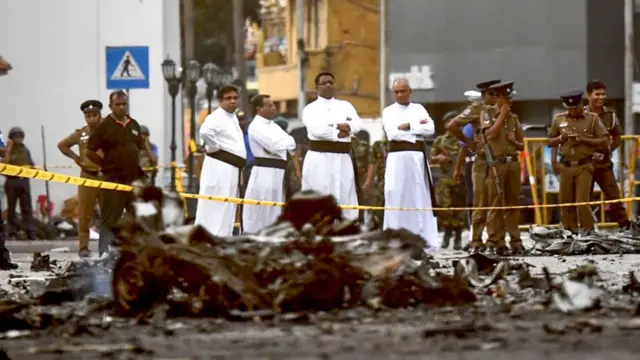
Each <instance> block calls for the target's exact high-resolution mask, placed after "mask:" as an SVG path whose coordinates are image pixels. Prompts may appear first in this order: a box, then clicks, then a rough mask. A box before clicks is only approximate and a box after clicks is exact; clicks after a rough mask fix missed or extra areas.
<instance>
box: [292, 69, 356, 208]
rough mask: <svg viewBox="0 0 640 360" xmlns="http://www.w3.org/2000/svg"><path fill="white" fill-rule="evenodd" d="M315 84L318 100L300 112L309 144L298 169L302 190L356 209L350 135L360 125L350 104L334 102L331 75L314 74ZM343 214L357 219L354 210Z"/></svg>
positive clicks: (333, 86) (333, 87)
mask: <svg viewBox="0 0 640 360" xmlns="http://www.w3.org/2000/svg"><path fill="white" fill-rule="evenodd" d="M315 84H316V89H317V91H318V98H317V99H316V100H315V101H314V102H312V103H310V104H308V105H307V106H305V108H304V111H303V112H302V122H303V123H304V125H305V126H306V127H307V136H308V137H309V140H310V148H309V151H307V154H306V155H305V158H304V164H303V167H302V190H310V189H311V190H316V191H319V192H321V193H323V194H331V195H333V196H334V197H335V198H336V200H337V201H338V204H339V205H358V192H357V190H356V186H357V184H356V178H355V176H356V173H355V171H354V169H355V168H354V163H353V161H352V157H351V135H353V134H357V133H358V132H359V131H360V130H361V129H362V121H361V120H360V117H359V116H358V113H357V112H356V109H355V108H354V107H353V105H351V103H349V102H348V101H344V100H337V99H336V98H334V93H335V78H334V76H333V74H331V73H328V72H322V73H320V74H318V75H317V76H316V78H315ZM343 214H344V216H345V218H348V219H357V218H358V210H343Z"/></svg>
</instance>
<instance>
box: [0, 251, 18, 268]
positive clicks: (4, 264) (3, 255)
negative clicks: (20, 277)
mask: <svg viewBox="0 0 640 360" xmlns="http://www.w3.org/2000/svg"><path fill="white" fill-rule="evenodd" d="M17 268H18V264H16V263H12V262H11V254H10V253H9V250H7V249H6V248H4V249H0V270H15V269H17Z"/></svg>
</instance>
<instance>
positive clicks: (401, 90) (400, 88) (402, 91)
mask: <svg viewBox="0 0 640 360" xmlns="http://www.w3.org/2000/svg"><path fill="white" fill-rule="evenodd" d="M392 89H393V95H394V96H395V99H396V102H397V103H398V104H401V105H407V104H409V99H410V97H411V86H409V80H407V79H405V78H399V79H395V80H394V81H393V86H392Z"/></svg>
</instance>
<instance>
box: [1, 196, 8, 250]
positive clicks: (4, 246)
mask: <svg viewBox="0 0 640 360" xmlns="http://www.w3.org/2000/svg"><path fill="white" fill-rule="evenodd" d="M6 248H7V246H6V244H5V242H4V220H3V219H2V199H0V254H2V252H3V250H4V249H6ZM0 261H1V259H0Z"/></svg>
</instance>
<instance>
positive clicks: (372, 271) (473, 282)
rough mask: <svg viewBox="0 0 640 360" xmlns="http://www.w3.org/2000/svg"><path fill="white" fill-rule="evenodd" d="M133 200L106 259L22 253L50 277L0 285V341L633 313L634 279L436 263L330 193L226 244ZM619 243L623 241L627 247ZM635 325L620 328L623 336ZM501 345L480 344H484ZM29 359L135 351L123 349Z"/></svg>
mask: <svg viewBox="0 0 640 360" xmlns="http://www.w3.org/2000/svg"><path fill="white" fill-rule="evenodd" d="M135 194H136V199H137V200H136V202H135V204H134V208H135V216H129V217H126V218H124V219H123V220H122V221H121V222H120V223H119V224H118V225H117V226H116V228H115V229H114V230H115V233H116V237H117V241H116V246H115V247H114V249H112V251H111V252H109V253H108V255H107V256H105V257H102V258H100V259H97V260H82V261H77V262H71V263H69V264H56V263H55V262H54V261H52V260H50V259H49V257H48V255H47V254H34V258H33V263H32V270H33V271H42V272H53V273H54V274H55V276H51V277H48V278H47V279H46V281H41V280H38V281H35V280H33V279H23V280H20V279H12V281H13V280H15V281H13V284H14V286H20V287H21V288H22V290H23V291H22V292H13V293H9V292H7V293H2V292H1V291H0V339H5V338H16V337H22V336H29V335H28V334H29V333H30V332H31V331H33V330H42V329H46V331H48V332H50V333H51V334H54V335H56V336H60V337H65V338H66V337H69V336H77V335H85V334H86V335H89V336H98V335H97V334H100V332H101V331H107V330H108V329H113V328H117V327H119V326H123V325H122V324H124V323H128V324H136V325H138V324H145V325H150V326H151V327H153V328H158V329H162V334H164V335H166V336H169V334H172V333H173V332H174V328H170V326H169V325H168V324H169V322H170V321H169V320H168V319H169V318H177V319H176V321H178V320H179V321H183V319H184V317H185V316H187V317H195V318H202V317H214V318H219V319H228V320H249V321H258V322H262V321H273V323H274V324H280V325H281V324H283V323H285V322H290V323H297V324H301V323H304V324H315V325H317V326H318V328H319V330H321V331H326V332H327V333H331V332H333V331H334V330H333V328H332V326H333V325H331V324H327V321H326V319H327V317H328V316H335V318H333V319H335V320H337V321H338V322H340V321H341V322H350V321H354V320H355V319H358V321H362V322H363V323H364V322H366V320H363V319H372V318H376V317H377V318H378V320H380V321H383V322H384V321H385V319H389V318H390V317H391V315H390V314H392V313H393V314H403V313H404V314H407V313H408V312H409V311H416V312H421V311H422V312H423V313H425V312H426V311H433V312H434V313H436V314H440V315H437V316H436V318H438V319H445V320H442V321H435V323H430V324H429V325H428V326H427V324H421V326H423V328H422V332H421V336H422V337H423V338H431V337H436V336H438V337H439V336H442V337H455V338H464V337H467V336H470V335H472V334H475V335H478V336H480V337H485V336H487V334H491V333H495V332H499V331H502V330H503V328H504V326H502V327H501V326H499V325H498V324H497V323H496V321H494V318H498V317H500V316H503V315H504V316H508V317H510V318H514V319H515V318H521V317H525V316H526V314H530V313H532V312H534V313H535V312H538V311H541V310H547V309H548V310H551V311H552V312H555V313H556V314H574V313H586V312H589V311H594V310H595V311H598V309H604V310H607V309H609V310H607V311H613V310H610V309H614V308H615V309H622V310H623V311H625V312H626V313H627V314H629V315H631V316H633V314H637V315H640V305H638V304H637V302H636V301H635V300H633V299H635V295H637V293H640V285H639V282H638V280H637V278H636V277H635V274H633V272H631V273H630V274H629V275H628V282H627V284H626V285H624V286H621V287H619V288H618V289H616V290H614V291H612V290H610V289H605V288H604V287H602V286H601V285H602V284H600V282H599V281H600V280H599V275H598V269H597V268H596V266H595V265H594V264H593V263H586V264H584V265H582V266H579V267H577V268H575V269H572V270H571V271H569V272H568V273H563V274H552V273H551V272H549V271H548V270H547V269H546V268H545V269H537V271H534V270H532V266H531V265H529V264H527V263H524V262H517V261H515V260H513V259H507V258H503V257H497V256H494V255H484V254H471V255H469V256H464V257H458V258H456V259H454V260H453V261H452V262H451V265H449V264H448V262H445V263H443V264H440V263H438V262H436V261H435V260H434V259H433V257H432V256H430V255H429V254H428V253H427V252H425V246H426V242H425V241H424V239H422V238H421V237H419V236H416V235H413V234H411V233H409V232H407V231H404V230H397V231H390V230H387V231H371V230H368V229H364V228H363V227H362V226H361V224H359V223H358V222H356V221H351V220H348V219H345V218H343V216H342V212H341V210H340V207H339V206H338V205H337V203H336V201H335V199H334V198H333V197H331V196H325V195H322V194H318V193H316V192H309V191H307V192H300V193H298V194H296V195H294V196H293V197H292V198H291V200H290V201H288V202H287V204H286V206H285V207H284V209H283V212H282V216H281V217H280V218H279V219H278V221H277V222H276V223H275V224H273V225H272V226H269V227H268V228H266V229H264V230H262V231H261V232H259V233H257V234H253V235H242V236H233V237H227V238H220V237H216V236H212V235H211V234H209V233H208V232H207V231H206V230H205V229H204V228H203V227H201V226H197V225H195V226H194V225H184V224H183V222H184V221H183V219H184V212H183V207H182V199H180V198H179V197H178V196H176V195H175V194H167V193H164V192H162V191H161V190H159V189H157V188H151V187H141V186H138V187H136V190H135ZM531 232H532V238H535V239H534V241H536V242H537V247H536V249H535V250H534V252H538V251H540V253H549V254H554V255H555V254H556V253H554V251H558V253H557V254H575V253H579V251H587V250H585V249H588V251H594V249H595V251H604V250H603V249H607V250H606V251H613V245H606V244H605V245H606V246H605V245H602V244H601V243H600V242H601V241H604V240H603V239H602V238H597V239H596V238H595V235H588V236H585V235H581V236H577V237H570V235H569V234H566V232H564V231H563V230H562V229H560V230H553V229H546V228H544V229H543V228H536V229H532V231H531ZM571 236H573V235H571ZM611 236H612V238H614V239H615V238H617V237H620V236H619V235H611ZM633 237H634V236H633V235H631V236H630V240H629V241H628V242H624V244H626V245H625V246H627V247H626V249H628V250H631V248H632V246H631V245H630V244H633V243H632V242H631V241H636V240H634V239H633ZM607 239H609V238H607ZM583 240H584V242H591V243H592V244H595V245H585V244H583ZM558 241H560V243H557V242H558ZM638 241H640V240H638ZM576 242H577V243H576ZM615 246H618V245H615ZM620 248H621V246H618V247H617V248H616V249H618V250H619V249H620ZM545 251H546V252H545ZM540 270H542V271H540ZM541 272H542V275H543V276H541V274H540V273H541ZM413 308H418V309H417V310H412V309H413ZM389 309H394V310H393V311H385V310H389ZM429 314H430V313H429ZM448 316H449V317H450V318H451V320H446V319H448ZM563 316H564V315H563ZM566 316H569V315H566ZM323 319H325V320H323ZM221 321H224V320H221ZM545 321H546V322H545V323H544V325H541V326H543V330H544V331H545V332H546V333H549V334H565V333H567V332H570V331H578V332H580V331H583V329H587V331H600V330H601V329H602V328H603V326H604V325H602V324H601V323H600V322H598V321H595V320H588V321H587V320H584V321H583V320H580V321H577V320H576V321H569V322H567V323H555V322H548V321H547V320H545ZM637 323H638V322H637V321H636V322H633V321H628V322H626V323H624V324H623V325H620V326H621V327H625V328H628V329H634V328H638V325H637ZM163 324H164V325H163ZM207 331H209V330H207ZM483 334H484V335H483ZM501 343H502V342H501V341H499V340H491V341H489V342H488V344H487V345H486V347H487V348H492V347H496V346H501V345H500V344H501ZM483 346H485V345H483ZM29 351H32V352H33V353H35V352H38V353H43V352H44V353H47V352H58V353H60V352H76V351H80V352H81V351H93V352H113V351H131V352H141V351H142V352H143V351H145V350H144V349H142V348H141V347H140V346H139V345H138V344H136V343H131V342H129V341H126V342H119V343H116V344H112V345H108V344H103V345H89V346H88V347H87V346H76V345H73V346H71V345H55V346H54V345H51V346H49V347H42V348H37V349H32V350H29Z"/></svg>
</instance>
